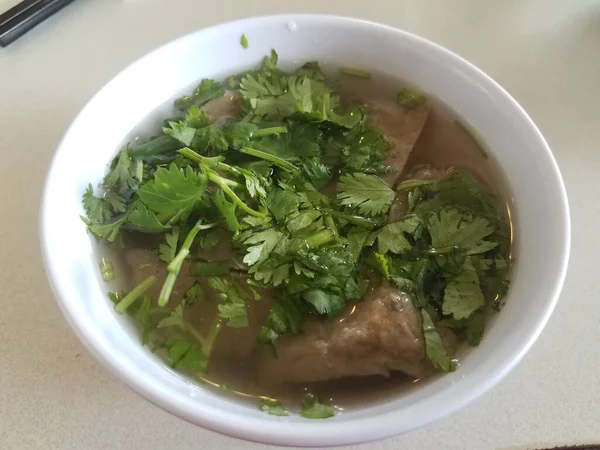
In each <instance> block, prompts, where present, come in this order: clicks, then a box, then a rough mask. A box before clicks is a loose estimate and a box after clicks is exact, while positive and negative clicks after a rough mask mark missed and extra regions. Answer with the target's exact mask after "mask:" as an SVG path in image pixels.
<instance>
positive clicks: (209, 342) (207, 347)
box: [202, 319, 221, 359]
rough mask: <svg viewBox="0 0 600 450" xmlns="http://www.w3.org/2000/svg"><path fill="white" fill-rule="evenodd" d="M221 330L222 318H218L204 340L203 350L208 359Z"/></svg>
mask: <svg viewBox="0 0 600 450" xmlns="http://www.w3.org/2000/svg"><path fill="white" fill-rule="evenodd" d="M219 331H221V320H220V319H217V320H216V321H215V323H214V324H213V326H212V327H211V329H210V332H209V333H208V336H206V339H205V340H204V344H203V345H202V351H203V352H204V354H205V355H206V358H207V359H210V354H211V353H212V349H213V346H214V343H215V339H216V338H217V336H218V335H219Z"/></svg>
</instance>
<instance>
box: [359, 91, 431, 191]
mask: <svg viewBox="0 0 600 450" xmlns="http://www.w3.org/2000/svg"><path fill="white" fill-rule="evenodd" d="M430 109H431V107H430V106H429V105H428V104H426V103H425V104H422V105H419V106H417V107H416V108H414V109H408V108H404V107H402V106H399V105H398V104H396V103H395V102H392V101H386V102H384V101H380V102H375V103H371V104H370V105H369V107H368V112H369V114H370V116H371V118H372V120H373V122H374V123H375V125H377V126H378V127H379V128H381V130H382V131H383V133H384V134H385V135H386V136H387V138H388V140H389V141H390V144H392V149H391V151H390V154H389V156H388V158H387V160H386V164H388V165H389V166H392V167H394V168H395V169H396V171H395V172H391V173H387V174H384V175H381V176H380V178H381V179H382V180H383V181H385V182H386V183H387V185H388V186H390V187H392V186H393V185H394V184H395V183H396V181H397V180H398V178H399V177H400V175H401V174H402V170H403V169H404V166H405V165H406V161H407V160H408V157H409V156H410V153H411V152H412V151H413V148H414V147H415V144H416V142H417V139H418V138H419V136H420V135H421V131H423V126H424V125H425V122H427V117H428V116H429V111H430Z"/></svg>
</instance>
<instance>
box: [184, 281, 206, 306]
mask: <svg viewBox="0 0 600 450" xmlns="http://www.w3.org/2000/svg"><path fill="white" fill-rule="evenodd" d="M203 299H204V289H202V285H201V284H200V283H198V282H195V283H194V284H193V285H192V287H190V288H189V289H188V290H187V291H186V292H185V294H184V295H183V303H184V305H185V306H190V305H193V304H194V303H198V302H199V301H201V300H203Z"/></svg>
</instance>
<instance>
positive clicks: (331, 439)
mask: <svg viewBox="0 0 600 450" xmlns="http://www.w3.org/2000/svg"><path fill="white" fill-rule="evenodd" d="M298 20H314V21H330V22H331V23H345V24H353V25H356V26H357V27H359V26H362V27H369V28H373V29H379V30H382V31H386V32H388V33H395V34H396V35H397V36H401V37H402V38H403V39H405V40H408V41H411V43H412V44H414V45H419V46H422V47H425V48H427V49H428V50H429V51H431V52H433V53H437V54H444V55H445V56H447V57H451V58H452V59H453V60H454V61H455V62H456V64H459V65H460V66H462V67H463V68H464V69H466V70H468V71H470V72H471V73H473V74H474V75H476V76H477V77H478V78H479V79H480V81H481V82H483V83H485V84H486V86H488V87H489V88H491V89H493V90H494V91H496V93H497V94H498V95H501V96H503V97H504V99H505V100H507V101H508V102H509V103H510V104H511V107H512V108H513V109H514V112H516V113H517V114H518V115H519V120H520V121H522V122H523V123H524V124H526V126H527V127H528V128H529V129H530V131H531V132H533V134H534V135H535V138H536V140H537V142H538V145H539V151H540V152H541V153H544V157H545V158H546V159H547V162H548V163H549V167H550V168H551V169H552V177H553V180H552V181H553V182H554V183H557V186H556V187H557V188H558V191H559V194H560V198H559V199H558V200H559V202H558V203H559V206H558V207H557V208H559V209H560V211H561V212H562V214H561V216H562V224H561V227H560V229H561V231H562V248H561V256H562V261H561V264H560V270H559V273H558V278H557V279H556V281H555V283H554V287H553V289H552V296H551V298H549V299H548V301H547V302H546V304H545V308H544V310H543V311H540V318H539V320H538V321H537V322H536V323H535V326H532V327H531V329H530V330H529V333H528V335H527V338H526V340H524V341H522V342H521V343H520V344H519V345H518V346H516V347H515V349H514V350H513V351H512V354H511V355H510V356H509V357H507V358H505V360H506V361H505V363H503V364H499V365H498V366H497V368H496V370H495V371H493V372H491V373H490V374H489V376H488V377H487V378H486V379H485V380H480V381H478V382H476V383H475V384H474V385H473V386H472V387H471V389H470V390H468V391H466V392H463V393H462V395H460V396H457V397H456V398H453V399H452V401H447V402H444V403H442V404H439V405H438V407H437V408H436V409H435V410H434V411H428V413H427V414H420V415H416V416H415V417H414V420H413V423H412V424H411V425H410V426H402V425H400V426H399V427H398V428H397V427H389V426H388V425H385V424H386V423H388V421H384V420H382V418H383V417H386V418H388V419H389V418H392V416H393V414H395V413H396V411H393V412H390V413H386V414H382V415H378V416H373V417H369V418H366V419H359V420H358V421H360V422H361V426H360V427H357V426H356V422H355V421H347V422H340V423H335V424H334V423H327V424H324V423H322V422H311V423H310V424H298V423H294V424H291V426H292V427H293V430H291V429H290V428H288V427H285V426H281V427H280V426H278V425H275V424H276V423H275V422H271V425H270V426H269V427H268V431H267V432H265V430H264V429H263V428H264V427H261V426H258V425H259V423H257V422H256V420H255V419H252V418H241V417H235V416H232V415H231V414H230V413H228V412H225V411H218V410H216V409H213V410H211V409H206V410H198V409H196V410H194V411H190V408H189V407H188V406H186V404H185V402H183V401H182V400H181V399H180V398H177V396H175V395H170V394H173V393H172V392H170V391H169V390H165V389H161V388H160V386H159V385H160V383H158V382H157V381H156V380H154V381H149V380H147V379H140V378H139V377H137V376H136V372H135V370H132V369H131V368H129V367H127V366H126V365H125V364H123V361H118V360H116V358H114V357H113V355H111V351H110V348H108V346H105V345H103V344H102V343H101V342H98V341H97V340H96V339H95V337H94V336H93V335H92V333H91V332H90V331H88V330H86V329H84V328H83V327H81V325H80V324H79V323H78V318H77V315H76V314H75V313H74V311H73V309H72V307H71V305H70V303H69V302H68V301H66V294H65V293H64V292H63V289H62V288H61V282H60V280H61V278H62V277H61V274H60V273H57V272H56V271H55V270H54V268H53V265H52V261H53V258H54V257H53V254H52V252H51V249H50V247H49V244H48V243H49V242H50V240H51V238H52V236H50V235H49V234H48V230H47V227H46V226H45V225H46V222H47V221H48V220H50V218H51V216H52V211H51V210H50V209H49V206H48V205H49V203H50V201H49V198H48V196H49V194H48V192H49V189H48V188H49V186H50V185H51V183H52V180H53V179H54V177H56V176H58V175H59V174H57V173H55V172H56V167H55V163H56V159H57V157H58V154H59V152H60V151H61V148H62V147H63V145H64V142H65V139H66V137H67V136H68V135H69V134H70V133H71V132H72V130H73V129H74V128H75V127H76V126H77V125H78V121H79V119H80V117H81V116H82V114H83V113H84V111H86V110H87V109H88V108H89V107H90V104H91V103H92V102H93V100H94V99H95V98H96V97H98V96H101V95H102V93H103V91H104V90H105V89H106V87H107V85H109V84H110V83H111V82H112V80H113V79H114V78H115V77H117V76H119V75H120V74H122V73H123V72H126V71H127V70H129V69H130V68H131V67H132V66H134V65H136V64H138V63H139V62H140V61H142V60H145V59H147V58H150V57H151V56H152V55H153V54H155V53H157V52H162V51H165V49H167V48H169V47H176V46H177V45H179V44H180V43H181V42H183V41H185V40H187V39H192V38H193V36H196V35H198V34H202V33H205V32H209V31H210V32H215V31H218V30H220V29H223V30H224V29H225V28H228V27H231V26H235V27H236V28H238V29H240V28H243V26H244V25H245V24H249V23H255V22H261V21H264V22H271V21H289V22H293V21H298ZM39 226H40V245H41V250H42V256H43V258H42V259H43V262H44V266H45V270H46V274H47V276H48V280H49V284H50V286H51V289H52V291H53V294H54V297H55V298H56V301H57V303H58V305H59V307H60V309H61V311H62V313H63V315H64V316H65V318H66V319H67V322H68V323H69V325H70V326H71V327H72V328H73V330H74V331H75V333H76V334H77V335H78V337H79V339H80V340H81V341H82V342H83V343H84V345H85V346H86V348H87V349H88V351H90V353H91V354H92V355H93V356H94V357H95V358H96V359H97V360H99V361H100V362H101V363H102V364H103V365H104V366H105V367H106V368H108V369H109V370H110V371H111V372H112V373H113V374H115V375H116V376H117V377H118V378H120V379H121V380H123V381H124V382H125V383H126V384H127V385H128V386H129V387H130V388H131V389H133V390H134V391H135V392H137V393H138V394H140V395H142V396H143V397H144V398H146V399H147V400H149V401H150V402H152V403H153V404H155V405H157V406H159V407H161V408H162V409H164V410H166V411H168V412H170V413H172V414H174V415H176V416H178V417H180V418H182V419H184V420H186V421H188V422H191V423H194V424H197V425H201V426H203V427H205V428H207V429H210V430H213V431H217V432H219V433H222V434H225V435H228V436H232V437H236V438H241V439H245V440H249V441H254V442H262V443H269V444H279V445H295V446H297V445H301V446H308V447H313V446H320V445H344V444H356V443H362V442H366V441H372V440H376V439H383V438H387V437H391V436H394V435H397V434H399V433H403V432H406V431H409V430H412V429H417V428H420V427H422V426H425V425H427V424H430V423H432V422H435V421H437V420H439V419H440V418H442V417H445V416H447V415H449V414H451V413H453V412H455V411H457V410H458V409H460V408H462V407H463V406H465V405H467V404H469V403H471V402H472V401H473V400H475V399H476V398H478V397H480V396H481V395H483V394H484V393H485V392H487V391H488V390H490V389H491V388H492V387H493V386H495V385H496V384H497V383H498V382H499V381H500V380H501V379H502V378H504V376H506V375H507V374H508V372H510V371H511V370H512V369H513V368H514V367H515V366H516V365H517V364H518V363H519V362H520V361H521V359H522V358H523V356H524V355H525V353H526V352H527V351H528V350H529V349H530V348H531V346H532V345H533V343H534V342H535V341H536V339H537V338H538V337H539V335H540V333H541V332H542V330H543V328H544V327H545V325H546V323H547V322H548V320H549V318H550V315H551V314H552V312H553V310H554V308H555V306H556V303H557V301H558V298H559V295H560V292H561V290H562V287H563V284H564V280H565V277H566V273H567V267H568V262H569V256H570V246H571V219H570V212H569V204H568V198H567V192H566V189H565V186H564V182H563V179H562V176H561V174H560V170H559V168H558V165H557V163H556V160H555V158H554V156H553V154H552V152H551V149H550V147H549V145H548V144H547V142H546V141H545V139H544V137H543V136H542V134H541V132H540V131H539V130H538V128H537V127H536V125H535V124H534V122H533V120H532V119H531V118H530V117H529V116H528V114H527V113H526V112H525V110H524V109H523V108H522V107H521V106H520V105H519V104H518V103H517V102H516V100H514V99H513V98H512V96H511V95H510V94H509V93H508V92H507V91H506V90H505V89H504V88H502V87H501V86H500V85H499V84H498V83H497V82H496V81H494V80H493V79H492V78H491V77H489V76H488V75H486V74H485V73H484V72H483V71H481V70H480V69H478V68H477V67H476V66H474V65H473V64H471V63H470V62H468V61H467V60H465V59H464V58H462V57H461V56H459V55H457V54H456V53H454V52H452V51H450V50H448V49H446V48H445V47H442V46H440V45H438V44H436V43H434V42H432V41H430V40H428V39H426V38H423V37H420V36H418V35H416V34H414V33H411V32H408V31H405V30H402V29H398V28H395V27H392V26H389V25H385V24H381V23H377V22H373V21H368V20H363V19H358V18H353V17H346V16H339V15H329V14H277V15H264V16H254V17H247V18H243V19H238V20H233V21H227V22H223V23H220V24H217V25H213V26H210V27H206V28H203V29H199V30H196V31H192V32H191V33H188V34H186V35H183V36H180V37H178V38H175V39H173V40H171V41H169V42H167V43H165V44H163V45H161V46H159V47H158V48H156V49H154V50H152V51H150V52H148V53H146V54H145V55H143V56H142V57H140V58H138V59H136V60H135V61H133V62H132V63H131V64H129V65H127V66H126V67H125V68H124V69H122V70H120V71H119V72H118V73H117V74H115V75H114V76H113V77H111V80H109V81H108V82H107V83H105V84H104V85H103V87H102V88H101V89H100V90H99V91H98V92H97V93H96V94H95V95H94V96H93V97H92V98H91V99H89V100H88V101H87V102H86V105H85V106H84V107H83V108H82V110H81V111H80V112H79V113H78V114H77V116H76V117H75V119H74V120H73V121H72V123H71V124H70V125H69V127H68V129H67V131H66V132H65V134H64V135H63V137H62V139H61V141H60V143H59V144H58V146H57V149H56V151H55V154H54V156H53V158H52V161H51V163H50V165H49V170H48V173H47V175H46V181H45V183H44V190H43V194H42V201H41V208H40V222H39ZM215 411H217V412H218V413H219V414H215ZM260 423H261V424H262V423H265V424H266V422H260ZM273 425H275V426H273ZM282 425H283V424H282ZM323 425H325V426H323ZM365 429H369V430H370V431H369V432H368V433H365Z"/></svg>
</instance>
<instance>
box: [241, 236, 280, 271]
mask: <svg viewBox="0 0 600 450" xmlns="http://www.w3.org/2000/svg"><path fill="white" fill-rule="evenodd" d="M283 236H284V235H283V233H281V232H280V231H277V230H274V229H269V230H265V231H261V232H259V233H255V234H253V235H252V236H250V237H249V238H247V239H246V240H245V241H244V244H245V245H247V246H248V248H247V253H246V255H245V256H244V259H243V261H244V263H246V264H248V265H249V266H252V265H254V264H256V263H258V262H260V261H264V260H266V259H267V258H268V257H269V255H270V254H271V252H272V251H273V249H274V248H275V246H276V245H277V244H278V243H279V241H280V240H281V239H282V238H283Z"/></svg>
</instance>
